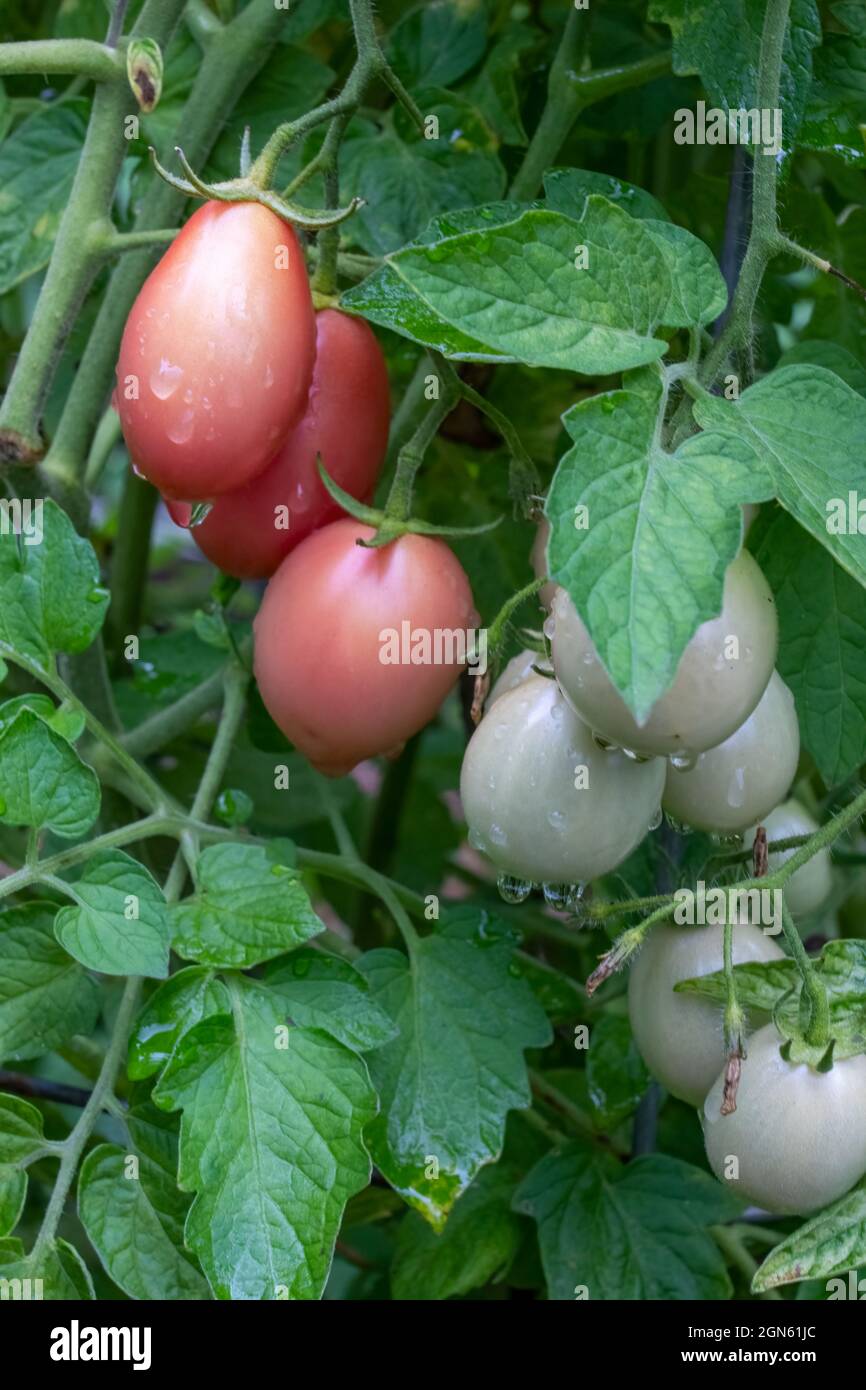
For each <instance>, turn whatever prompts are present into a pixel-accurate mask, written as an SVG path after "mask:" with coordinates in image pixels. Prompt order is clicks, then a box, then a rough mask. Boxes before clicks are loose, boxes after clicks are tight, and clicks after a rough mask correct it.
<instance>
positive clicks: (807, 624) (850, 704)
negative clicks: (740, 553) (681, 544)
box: [749, 508, 866, 787]
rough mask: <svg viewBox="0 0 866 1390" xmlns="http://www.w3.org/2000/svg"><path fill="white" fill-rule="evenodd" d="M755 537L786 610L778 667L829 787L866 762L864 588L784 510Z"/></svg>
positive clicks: (775, 513)
mask: <svg viewBox="0 0 866 1390" xmlns="http://www.w3.org/2000/svg"><path fill="white" fill-rule="evenodd" d="M749 542H750V545H751V547H752V549H753V551H754V554H755V558H756V560H757V561H758V564H759V565H760V566H761V569H762V570H763V571H764V574H765V575H766V577H767V581H768V583H769V584H770V587H771V588H772V590H773V593H774V594H775V598H776V605H777V608H778V610H779V656H778V660H777V663H776V664H777V666H778V669H779V672H780V674H781V675H782V677H783V678H784V680H785V681H786V682H787V684H788V685H789V686H790V689H791V691H792V693H793V695H794V699H795V701H796V705H797V717H798V719H799V721H800V732H801V735H802V738H803V743H804V745H805V747H806V748H808V750H809V752H810V753H811V754H812V757H813V758H814V759H815V762H816V763H817V765H818V769H819V771H820V773H821V776H822V777H823V778H824V781H825V782H826V784H827V786H828V787H834V786H838V785H839V784H840V783H841V782H843V781H844V780H845V778H846V777H848V776H850V774H851V773H852V772H854V770H855V769H856V768H858V767H859V766H860V764H861V763H862V762H864V760H866V605H864V601H863V590H862V588H861V587H860V585H859V584H857V583H855V581H854V580H853V579H852V578H851V576H850V575H849V574H847V573H846V571H845V570H843V569H842V568H841V567H840V566H839V565H837V564H836V562H835V560H834V559H833V557H832V555H830V553H829V552H828V551H827V550H826V549H825V548H824V547H823V546H821V545H819V544H818V542H817V541H814V540H812V538H811V536H809V535H807V534H806V533H805V532H804V531H803V529H802V527H800V526H798V525H797V523H796V522H795V521H794V519H793V518H792V517H790V516H788V514H787V513H786V512H783V511H782V510H781V509H779V508H776V509H774V510H773V511H772V512H771V514H770V515H769V517H767V518H764V517H761V520H760V522H758V523H756V525H755V528H754V530H753V532H751V533H750V535H749Z"/></svg>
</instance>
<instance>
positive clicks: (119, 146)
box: [0, 0, 183, 483]
mask: <svg viewBox="0 0 866 1390" xmlns="http://www.w3.org/2000/svg"><path fill="white" fill-rule="evenodd" d="M182 8H183V0H146V3H145V5H144V7H143V9H142V11H141V16H140V18H139V21H138V23H137V25H136V32H139V33H141V32H144V33H146V34H147V36H148V37H149V38H154V39H156V41H157V42H158V43H165V42H166V41H167V40H168V38H169V37H170V36H171V33H172V30H173V29H174V27H175V24H176V23H177V20H178V18H179V16H180V12H181V10H182ZM94 47H96V48H100V47H101V46H100V45H94ZM104 52H105V53H106V54H109V55H110V58H111V64H112V72H111V76H110V79H108V80H105V81H103V82H101V83H100V84H99V85H98V86H97V89H96V94H95V96H94V99H93V108H92V111H91V115H90V121H89V123H88V127H87V136H86V138H85V142H84V149H83V150H82V152H81V159H80V161H79V164H78V169H77V171H76V174H75V180H74V182H73V185H72V191H71V193H70V195H69V201H68V202H67V204H66V208H65V210H64V213H63V217H62V219H61V222H60V227H59V228H58V232H57V239H56V241H55V243H54V250H53V252H52V256H51V261H50V263H49V266H48V271H47V273H46V276H45V281H44V283H43V285H42V289H41V291H40V294H39V299H38V301H37V304H36V311H35V313H34V315H33V319H32V321H31V324H30V327H29V329H28V332H27V336H26V338H25V339H24V342H23V344H22V347H21V351H20V353H19V354H18V359H17V361H16V364H15V369H14V371H13V373H12V378H11V380H10V382H9V386H8V388H7V391H6V396H5V398H4V400H3V405H2V407H0V457H6V458H8V459H10V460H12V461H13V462H28V461H32V460H33V459H36V458H39V457H40V455H41V454H42V451H43V449H42V441H41V437H40V422H41V416H42V410H43V407H44V404H45V399H46V397H47V394H48V390H49V388H50V386H51V382H52V380H53V377H54V371H55V368H56V365H57V361H58V358H59V356H60V352H61V350H62V348H63V345H64V343H65V342H66V339H67V336H68V334H69V331H70V329H71V327H72V325H73V323H74V321H75V318H76V315H77V313H78V310H79V308H80V306H81V303H82V301H83V299H84V297H85V295H86V293H87V291H88V289H89V288H90V285H91V283H92V282H93V279H94V278H95V276H96V272H97V270H98V268H99V266H100V264H101V262H102V258H103V252H102V251H101V249H100V247H99V242H98V238H97V237H95V231H96V229H98V228H101V227H102V226H103V225H104V223H105V221H106V220H107V219H108V218H109V216H110V212H111V206H112V201H113V198H114V188H115V184H116V183H117V176H118V174H119V173H120V166H121V163H122V162H123V157H124V154H125V153H126V148H127V145H126V140H125V138H124V117H125V116H127V115H128V114H129V112H130V108H131V106H134V105H135V101H134V98H133V96H132V93H131V91H130V88H129V83H128V81H127V79H126V71H125V67H119V66H118V59H117V57H116V55H115V54H114V53H112V52H111V50H110V49H107V48H106V49H104ZM64 481H65V482H67V483H68V482H69V480H68V479H65V480H64Z"/></svg>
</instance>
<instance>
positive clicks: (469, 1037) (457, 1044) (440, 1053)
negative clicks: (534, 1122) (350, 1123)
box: [357, 923, 550, 1230]
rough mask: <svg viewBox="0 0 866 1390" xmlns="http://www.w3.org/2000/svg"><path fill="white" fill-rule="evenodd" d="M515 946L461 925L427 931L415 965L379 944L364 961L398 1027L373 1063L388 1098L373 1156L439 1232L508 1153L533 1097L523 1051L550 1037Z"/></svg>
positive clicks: (371, 1136)
mask: <svg viewBox="0 0 866 1390" xmlns="http://www.w3.org/2000/svg"><path fill="white" fill-rule="evenodd" d="M512 949H513V948H512V946H511V944H510V943H509V942H508V941H503V940H502V939H501V937H500V936H499V935H498V934H497V933H496V932H491V933H490V934H489V935H486V934H485V930H484V927H483V923H482V924H481V925H480V926H476V928H475V929H474V930H473V929H472V928H471V927H469V926H468V925H467V924H466V923H456V924H455V925H453V926H449V927H446V928H445V929H444V930H443V931H441V932H437V933H435V934H434V935H431V936H427V937H424V938H423V939H422V940H421V941H420V942H419V943H418V945H417V947H416V948H415V949H414V951H413V953H412V958H411V960H407V958H406V957H405V956H404V955H402V954H401V953H400V952H399V951H392V950H376V951H370V952H368V953H367V955H365V956H362V957H361V959H360V960H359V961H358V962H357V966H358V969H359V970H361V971H362V972H363V973H364V975H365V976H366V977H367V979H368V980H369V982H370V985H371V988H372V991H373V995H374V998H375V999H376V1000H377V1002H378V1003H379V1004H381V1006H382V1008H383V1009H384V1010H385V1011H386V1013H388V1014H389V1015H390V1017H391V1018H392V1019H393V1020H394V1021H395V1023H396V1024H397V1026H398V1027H399V1030H400V1032H399V1037H398V1038H396V1039H395V1041H394V1042H390V1043H387V1044H386V1045H385V1046H384V1047H380V1048H378V1049H377V1050H376V1051H375V1052H372V1053H370V1055H369V1057H368V1059H367V1060H368V1065H369V1068H370V1075H371V1077H372V1079H373V1084H374V1085H375V1087H376V1089H377V1091H378V1093H379V1097H380V1101H381V1113H380V1114H379V1115H378V1116H377V1117H376V1119H375V1120H374V1121H373V1123H372V1124H371V1125H370V1127H369V1129H368V1130H367V1140H368V1143H369V1146H370V1152H371V1154H372V1156H373V1159H374V1161H375V1163H376V1164H377V1166H378V1167H379V1168H380V1169H381V1171H382V1172H383V1173H384V1175H385V1177H386V1178H387V1179H388V1181H389V1182H390V1183H391V1184H392V1186H393V1187H395V1188H396V1190H397V1191H398V1192H399V1193H401V1195H402V1196H403V1197H404V1198H405V1199H406V1201H407V1202H408V1203H409V1204H410V1206H414V1207H416V1208H417V1209H418V1210H419V1211H420V1212H421V1214H422V1216H424V1217H425V1218H426V1220H427V1221H429V1223H430V1225H431V1226H432V1227H433V1228H434V1229H435V1230H441V1228H442V1227H443V1226H444V1224H445V1220H446V1218H447V1216H448V1213H449V1211H450V1210H451V1208H452V1207H453V1205H454V1203H455V1202H456V1201H457V1199H458V1197H459V1196H460V1195H461V1193H463V1192H464V1191H465V1190H466V1188H467V1187H468V1186H469V1185H470V1183H471V1182H472V1180H473V1178H474V1177H475V1174H476V1173H477V1172H478V1171H479V1169H480V1168H482V1167H483V1166H484V1164H486V1163H491V1162H493V1161H494V1160H495V1159H496V1158H497V1157H498V1155H499V1153H500V1152H501V1150H502V1143H503V1137H504V1131H505V1119H506V1116H507V1114H508V1111H509V1110H512V1109H516V1108H523V1107H525V1106H527V1105H528V1104H529V1099H530V1096H529V1082H528V1080H527V1076H526V1068H525V1064H524V1061H523V1056H522V1053H523V1050H524V1048H527V1047H543V1046H544V1045H545V1044H546V1043H547V1042H548V1041H549V1039H550V1025H549V1024H548V1022H547V1019H546V1018H545V1016H544V1013H543V1012H542V1010H541V1008H540V1007H539V1006H538V1004H537V1003H536V1002H535V1000H534V999H533V997H532V994H531V992H530V990H529V986H528V985H527V984H526V982H525V981H524V980H521V979H519V978H516V977H515V976H514V975H513V974H512V973H511V970H510V963H511V956H512Z"/></svg>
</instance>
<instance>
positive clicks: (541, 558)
mask: <svg viewBox="0 0 866 1390" xmlns="http://www.w3.org/2000/svg"><path fill="white" fill-rule="evenodd" d="M549 540H550V522H549V521H548V520H547V517H546V516H543V517H542V518H541V520H540V521H539V523H538V527H537V529H536V532H535V540H534V541H533V542H532V549H531V550H530V552H529V563H530V564H531V565H532V573H533V574H534V575H535V577H536V579H543V578H544V576H545V575H546V574H547V542H548V541H549ZM558 590H559V585H558V584H554V582H553V580H552V579H551V580H550V582H549V583H548V584H542V586H541V588H540V589H539V591H538V602H539V603H540V604H541V607H542V608H549V607H550V605H551V604H552V603H553V600H554V597H555V596H556V593H557V592H558Z"/></svg>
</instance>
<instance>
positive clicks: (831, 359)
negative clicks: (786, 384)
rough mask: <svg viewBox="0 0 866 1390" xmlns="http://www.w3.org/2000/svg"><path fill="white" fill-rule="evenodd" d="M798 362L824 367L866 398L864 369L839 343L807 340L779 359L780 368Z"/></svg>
mask: <svg viewBox="0 0 866 1390" xmlns="http://www.w3.org/2000/svg"><path fill="white" fill-rule="evenodd" d="M798 362H811V363H812V364H813V365H814V366H816V367H826V368H827V371H828V372H835V374H836V376H839V377H841V378H842V380H843V381H847V383H848V385H849V386H850V387H851V389H852V391H856V392H857V394H858V395H860V396H866V367H864V366H863V364H862V362H859V361H858V360H857V358H856V357H855V356H854V354H853V352H849V351H848V349H847V348H846V347H842V345H841V344H840V343H828V342H824V340H823V339H821V338H807V339H806V340H805V342H802V343H796V344H795V345H794V347H792V348H788V351H787V352H783V353H782V356H781V357H780V358H779V366H780V367H793V366H794V365H795V364H796V363H798Z"/></svg>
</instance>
